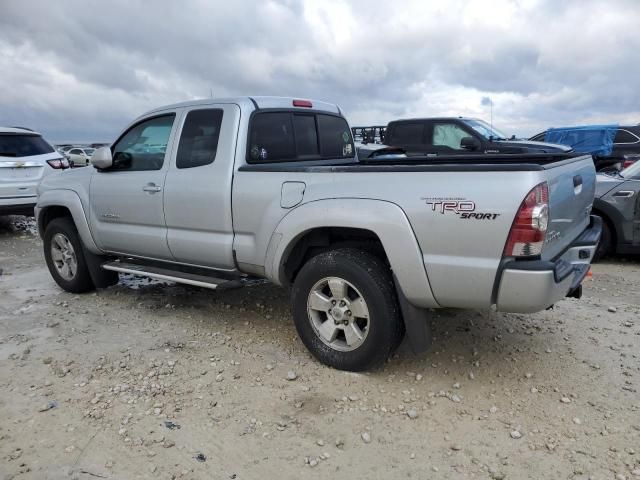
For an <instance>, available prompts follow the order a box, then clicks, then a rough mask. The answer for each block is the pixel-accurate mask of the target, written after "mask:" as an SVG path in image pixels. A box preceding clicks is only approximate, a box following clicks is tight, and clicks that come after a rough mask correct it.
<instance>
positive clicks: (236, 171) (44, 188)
mask: <svg viewBox="0 0 640 480" xmlns="http://www.w3.org/2000/svg"><path fill="white" fill-rule="evenodd" d="M340 112H341V111H340V109H339V108H338V107H337V106H336V105H333V104H329V103H325V102H318V101H310V100H300V99H294V98H274V97H252V98H249V97H241V98H229V99H208V100H201V101H191V102H186V103H181V104H176V105H169V106H166V107H161V108H158V109H155V110H153V111H150V112H148V113H146V114H144V115H142V116H141V117H139V118H138V119H136V120H135V121H134V122H133V123H132V124H131V125H129V126H128V127H127V128H126V129H125V130H124V131H123V132H122V134H121V135H120V136H119V137H118V139H117V140H116V142H115V143H114V144H113V145H112V146H111V148H100V149H98V150H96V152H95V153H94V154H93V157H92V159H91V162H92V164H93V167H94V168H83V169H74V170H69V171H67V172H64V174H61V175H52V176H48V177H47V178H45V179H44V180H43V181H42V182H41V183H40V186H39V190H38V193H39V197H38V204H37V207H36V218H37V224H38V229H39V232H40V234H41V236H42V238H43V246H44V255H45V259H46V262H47V266H48V268H49V271H50V273H51V275H52V277H53V278H54V280H55V281H56V282H57V283H58V285H59V286H60V287H62V288H63V289H65V290H67V291H70V292H75V293H81V292H87V291H91V290H93V289H94V288H103V287H106V286H109V285H112V284H114V283H116V282H117V281H118V273H119V272H125V273H133V274H137V275H144V276H148V277H152V278H160V279H165V280H170V281H175V282H181V283H186V284H191V285H198V286H202V287H207V288H231V287H234V286H236V285H238V283H239V282H240V281H241V280H242V279H244V278H247V277H248V276H255V277H262V278H267V279H269V280H271V281H272V282H274V283H276V284H278V285H282V286H288V287H290V289H291V301H292V309H293V318H294V322H295V325H296V328H297V330H298V333H299V335H300V337H301V339H302V341H303V343H304V344H305V345H306V346H307V348H308V349H309V350H310V351H311V352H312V353H313V354H314V355H315V356H316V357H317V358H318V359H319V360H320V361H322V362H324V363H325V364H327V365H331V366H333V367H336V368H339V369H345V370H365V369H368V368H371V367H373V366H375V365H378V364H380V363H381V362H383V361H384V360H385V359H386V358H387V357H388V356H389V354H390V353H391V352H392V351H393V350H394V349H395V348H396V347H397V346H398V345H399V343H400V341H401V339H402V338H403V336H404V335H405V333H406V335H407V336H408V340H409V342H410V344H411V346H412V348H413V349H414V350H415V351H421V350H423V349H425V348H426V347H427V345H428V343H429V340H430V334H429V323H428V321H427V320H428V317H429V313H428V311H429V309H433V308H441V307H456V308H490V307H492V306H494V307H495V308H496V309H497V310H499V311H505V312H521V313H527V312H536V311H539V310H543V309H545V308H548V307H549V306H551V305H553V304H554V303H555V302H557V301H559V300H561V299H562V298H564V297H565V296H567V295H569V296H575V297H579V296H580V293H581V281H582V280H583V278H584V277H585V276H586V274H587V272H588V271H589V264H590V262H591V260H592V258H593V256H594V253H595V251H596V247H597V244H598V240H599V237H600V231H601V225H602V221H601V220H600V218H599V217H595V216H591V215H590V212H591V206H592V202H593V198H594V192H595V185H596V181H595V180H596V175H595V169H594V165H593V161H592V160H591V157H590V156H588V155H587V156H585V155H576V154H573V153H570V152H567V151H566V149H562V148H553V149H551V148H550V149H549V151H546V150H545V148H546V147H542V148H540V149H539V151H537V152H536V153H531V152H530V151H529V150H525V151H519V152H518V153H509V154H503V153H486V154H484V155H482V156H478V155H477V154H474V153H473V152H470V151H467V152H456V154H454V155H439V156H438V158H437V159H434V158H433V157H432V156H429V155H415V156H410V157H409V156H406V155H398V156H397V157H395V158H390V157H387V158H375V159H367V158H358V155H357V154H356V149H355V144H354V140H353V137H352V132H351V129H350V128H349V125H348V124H347V122H346V120H345V119H344V118H343V117H342V115H341V113H340ZM422 125H423V129H424V130H423V132H422V137H421V138H423V139H425V140H426V139H427V135H428V133H427V130H428V131H429V132H430V133H429V134H430V135H431V137H429V138H431V139H433V138H437V139H443V141H447V142H448V141H449V139H451V138H452V135H454V136H455V135H456V134H454V133H451V132H449V130H447V132H449V133H446V134H445V132H440V130H437V131H438V133H437V134H436V128H435V125H429V126H428V125H427V124H422ZM465 125H466V127H465V128H464V131H465V134H471V136H472V137H474V138H475V135H476V133H473V132H478V130H476V129H474V127H473V126H469V125H468V124H465ZM467 127H468V128H469V130H467ZM479 128H486V127H485V126H481V127H479ZM391 130H394V129H391ZM477 135H482V134H481V133H477ZM492 135H493V134H492V133H490V134H489V136H492ZM467 136H469V135H467ZM456 138H459V140H460V143H462V138H465V137H464V136H461V135H459V134H458V135H457V137H456ZM487 140H488V141H489V142H491V139H487ZM502 141H504V142H506V141H505V140H497V142H502ZM465 143H467V141H465ZM468 143H469V145H471V143H472V142H471V141H469V142H468ZM452 145H453V144H452ZM446 146H450V147H451V145H449V144H446ZM481 148H482V147H481ZM513 148H522V147H517V146H514V147H513ZM524 148H525V149H526V148H528V147H524ZM185 206H188V208H185Z"/></svg>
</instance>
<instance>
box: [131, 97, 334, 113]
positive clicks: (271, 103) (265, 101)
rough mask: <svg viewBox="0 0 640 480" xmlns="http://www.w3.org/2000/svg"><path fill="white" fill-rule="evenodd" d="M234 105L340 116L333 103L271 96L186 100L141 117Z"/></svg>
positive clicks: (244, 107)
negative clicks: (305, 110) (295, 109)
mask: <svg viewBox="0 0 640 480" xmlns="http://www.w3.org/2000/svg"><path fill="white" fill-rule="evenodd" d="M294 101H296V102H297V101H302V102H305V104H308V105H309V106H298V105H294V103H293V102H294ZM225 103H227V104H236V105H238V106H240V108H242V109H243V110H244V109H247V110H257V109H270V108H274V109H278V108H282V109H290V108H300V109H301V110H304V109H310V110H316V111H318V110H319V111H323V112H330V113H336V114H341V113H342V112H341V111H340V107H338V106H337V105H335V104H333V103H328V102H323V101H320V100H309V99H302V98H299V97H272V96H246V97H222V98H216V97H213V98H203V99H198V100H187V101H185V102H180V103H174V104H171V105H165V106H163V107H159V108H154V109H153V110H150V111H148V112H146V113H145V114H144V115H142V116H147V115H149V114H151V113H156V112H162V111H164V110H170V109H176V108H185V107H195V106H198V105H202V106H205V105H211V104H225Z"/></svg>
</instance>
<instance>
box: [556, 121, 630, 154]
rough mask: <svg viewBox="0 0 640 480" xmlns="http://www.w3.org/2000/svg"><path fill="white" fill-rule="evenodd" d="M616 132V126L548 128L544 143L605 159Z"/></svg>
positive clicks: (611, 147)
mask: <svg viewBox="0 0 640 480" xmlns="http://www.w3.org/2000/svg"><path fill="white" fill-rule="evenodd" d="M617 130H618V125H584V126H578V127H561V128H550V129H549V130H547V131H546V132H545V135H544V141H545V142H549V143H559V144H561V145H567V146H569V147H571V148H573V150H574V151H576V152H580V153H590V154H592V155H593V156H596V157H607V156H609V155H611V152H612V150H613V140H614V138H615V136H616V132H617Z"/></svg>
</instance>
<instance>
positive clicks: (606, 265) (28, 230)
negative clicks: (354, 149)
mask: <svg viewBox="0 0 640 480" xmlns="http://www.w3.org/2000/svg"><path fill="white" fill-rule="evenodd" d="M41 250H42V249H41V242H40V240H39V238H38V237H37V235H35V233H34V231H33V222H32V221H28V220H25V219H24V218H22V217H10V218H6V217H5V218H4V219H0V269H1V274H0V479H13V478H15V479H27V478H33V479H57V478H77V479H95V478H113V479H137V478H160V479H172V478H184V479H191V478H193V479H234V478H235V479H261V480H265V479H271V478H286V479H297V478H328V477H333V478H348V477H351V478H375V479H377V478H384V479H389V478H420V479H424V478H430V479H438V478H479V479H485V478H493V479H500V478H508V479H515V478H532V479H540V478H575V479H583V478H584V479H586V478H593V479H623V478H626V479H629V480H631V479H633V478H640V394H639V393H638V388H639V386H640V385H639V377H640V349H639V347H640V315H639V313H640V260H638V259H615V260H610V261H606V262H603V263H601V264H598V265H596V266H595V267H594V277H593V280H592V281H590V282H588V283H587V284H586V288H585V296H584V297H583V298H582V300H579V301H578V300H565V301H563V302H561V303H560V304H558V305H557V306H556V307H555V308H554V309H553V310H550V311H546V312H542V313H539V314H536V315H506V314H497V313H492V312H480V311H454V310H442V311H436V312H434V313H433V328H434V332H435V337H436V338H435V342H434V345H433V347H432V349H431V350H430V351H429V352H427V353H425V354H423V355H420V356H414V355H413V354H412V353H410V352H409V351H408V348H407V347H406V346H405V345H403V346H402V347H401V348H400V351H399V352H398V354H397V355H396V356H395V357H394V358H393V359H391V360H390V361H389V362H388V363H387V364H386V365H385V367H384V368H383V369H381V370H378V371H375V372H371V373H369V374H350V373H344V372H339V371H335V370H331V369H329V368H326V367H324V366H322V365H319V364H318V363H317V362H316V361H314V360H313V359H312V358H311V357H310V355H309V354H308V353H307V351H306V350H305V348H304V347H303V345H302V344H301V342H300V341H299V340H298V338H297V335H296V332H295V329H294V327H293V324H292V321H291V318H290V314H289V306H288V298H287V294H286V292H285V291H283V290H280V289H278V288H275V287H273V286H270V285H254V286H250V287H245V288H243V289H241V290H234V291H230V292H214V291H209V290H204V289H196V288H186V287H183V286H178V285H171V284H161V283H152V282H148V281H146V280H143V281H136V280H135V279H132V278H124V279H123V280H122V281H121V283H120V284H119V285H117V286H115V287H113V288H109V289H107V290H104V291H100V292H98V293H94V294H86V295H80V296H77V295H71V294H68V293H65V292H63V291H61V290H60V289H59V288H58V287H57V286H56V285H55V284H54V282H53V281H52V280H51V278H50V277H49V274H48V272H47V270H46V267H45V264H44V260H43V256H42V251H41ZM293 377H295V379H291V378H293Z"/></svg>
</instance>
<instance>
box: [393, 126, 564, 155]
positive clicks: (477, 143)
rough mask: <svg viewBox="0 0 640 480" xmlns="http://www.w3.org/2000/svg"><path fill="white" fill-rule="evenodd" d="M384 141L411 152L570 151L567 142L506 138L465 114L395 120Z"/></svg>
mask: <svg viewBox="0 0 640 480" xmlns="http://www.w3.org/2000/svg"><path fill="white" fill-rule="evenodd" d="M384 143H385V144H386V145H389V146H393V147H399V148H402V149H403V150H404V151H405V152H406V154H407V155H408V156H411V155H456V154H463V155H469V154H470V153H478V154H496V153H512V154H522V153H566V152H570V151H571V148H569V147H566V146H564V145H553V144H549V143H542V142H532V141H529V140H516V138H515V137H514V136H512V137H511V138H507V136H506V135H504V134H503V133H501V132H500V131H499V130H497V129H495V128H493V127H492V126H491V125H489V124H488V123H487V122H484V121H483V120H478V119H475V118H464V117H442V118H415V119H410V120H394V121H392V122H390V123H389V125H388V126H387V129H386V135H385V141H384Z"/></svg>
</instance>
